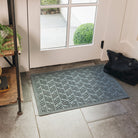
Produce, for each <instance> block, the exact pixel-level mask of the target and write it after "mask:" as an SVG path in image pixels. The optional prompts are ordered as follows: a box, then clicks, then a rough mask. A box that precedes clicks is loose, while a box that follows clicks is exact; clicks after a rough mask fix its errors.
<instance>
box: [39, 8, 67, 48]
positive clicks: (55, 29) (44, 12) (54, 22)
mask: <svg viewBox="0 0 138 138" xmlns="http://www.w3.org/2000/svg"><path fill="white" fill-rule="evenodd" d="M66 26H67V8H46V9H41V16H40V31H41V38H40V40H41V50H42V49H48V48H58V47H65V46H66Z"/></svg>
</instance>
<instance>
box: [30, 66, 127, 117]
mask: <svg viewBox="0 0 138 138" xmlns="http://www.w3.org/2000/svg"><path fill="white" fill-rule="evenodd" d="M103 67H104V65H98V66H90V67H83V68H77V69H69V70H63V71H56V72H50V73H43V74H32V75H31V81H32V86H33V91H34V95H35V99H36V104H37V108H38V113H39V115H48V114H52V113H57V112H62V111H67V110H72V109H77V108H82V107H87V106H92V105H97V104H103V103H107V102H111V101H115V100H120V99H125V98H128V95H127V93H126V92H125V91H124V89H123V88H122V87H121V86H120V84H119V83H118V82H117V81H116V80H115V79H114V78H113V77H111V76H110V75H108V74H106V73H104V72H103Z"/></svg>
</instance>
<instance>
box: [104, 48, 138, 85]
mask: <svg viewBox="0 0 138 138" xmlns="http://www.w3.org/2000/svg"><path fill="white" fill-rule="evenodd" d="M107 55H108V57H109V61H108V63H107V64H106V65H105V66H104V72H106V73H108V74H110V75H112V76H114V77H116V78H118V79H120V80H121V81H124V82H126V83H128V84H131V85H136V84H137V83H138V61H137V60H136V59H133V58H128V57H125V56H124V55H123V54H122V53H115V52H113V51H111V50H107Z"/></svg>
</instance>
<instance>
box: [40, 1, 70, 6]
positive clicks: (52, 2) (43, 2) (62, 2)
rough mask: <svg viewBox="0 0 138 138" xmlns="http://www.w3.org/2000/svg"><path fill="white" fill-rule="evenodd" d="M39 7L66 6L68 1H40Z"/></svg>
mask: <svg viewBox="0 0 138 138" xmlns="http://www.w3.org/2000/svg"><path fill="white" fill-rule="evenodd" d="M40 4H41V5H58V4H68V0H40Z"/></svg>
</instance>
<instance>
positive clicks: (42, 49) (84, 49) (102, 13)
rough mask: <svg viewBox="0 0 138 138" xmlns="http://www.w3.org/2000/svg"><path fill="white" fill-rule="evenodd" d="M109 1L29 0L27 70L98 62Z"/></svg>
mask: <svg viewBox="0 0 138 138" xmlns="http://www.w3.org/2000/svg"><path fill="white" fill-rule="evenodd" d="M107 1H108V0H29V1H28V17H29V44H30V68H36V67H42V66H49V65H56V64H65V63H71V62H78V61H85V60H92V59H100V56H101V52H102V49H101V46H100V45H101V41H102V40H103V39H104V33H105V24H106V19H107V13H106V12H107V10H106V9H107Z"/></svg>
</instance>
